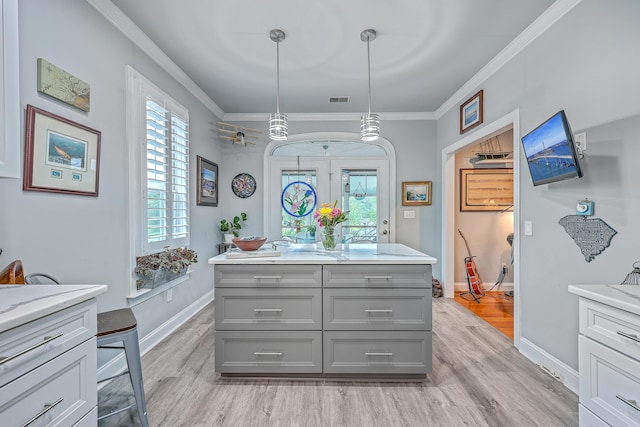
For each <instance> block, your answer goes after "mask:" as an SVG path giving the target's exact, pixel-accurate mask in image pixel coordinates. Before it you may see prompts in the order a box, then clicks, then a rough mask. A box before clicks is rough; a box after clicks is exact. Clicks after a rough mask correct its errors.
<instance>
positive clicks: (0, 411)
mask: <svg viewBox="0 0 640 427" xmlns="http://www.w3.org/2000/svg"><path fill="white" fill-rule="evenodd" d="M96 353H97V349H96V339H95V338H92V339H90V340H88V341H86V342H84V343H83V344H81V345H79V346H77V347H74V348H72V349H71V350H69V351H67V352H65V353H63V354H61V355H60V356H58V357H56V358H54V359H53V360H51V361H50V362H47V363H46V364H44V365H42V366H40V367H38V368H36V369H34V370H33V371H31V372H29V373H27V374H25V375H23V376H21V377H20V378H18V379H16V380H14V381H12V382H10V383H9V384H6V385H5V386H3V387H0V419H3V420H5V421H4V422H6V423H10V424H11V425H16V426H19V425H34V426H36V425H38V426H44V425H55V426H64V425H66V426H70V425H73V424H74V423H76V422H78V421H79V420H80V419H81V418H83V417H84V416H85V414H87V413H89V412H90V411H91V410H92V409H94V408H95V406H96V405H97V399H98V398H97V393H96V391H95V387H94V388H91V387H86V384H96V381H97V379H96V364H97V363H98V362H97V357H96ZM30 421H31V423H29V422H30ZM3 425H9V424H3Z"/></svg>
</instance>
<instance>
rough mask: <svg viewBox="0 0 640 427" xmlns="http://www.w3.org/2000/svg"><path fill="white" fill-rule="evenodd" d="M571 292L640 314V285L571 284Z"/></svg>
mask: <svg viewBox="0 0 640 427" xmlns="http://www.w3.org/2000/svg"><path fill="white" fill-rule="evenodd" d="M569 292H571V293H572V294H576V295H580V296H581V297H584V298H588V299H591V300H594V301H598V302H601V303H603V304H607V305H610V306H612V307H616V308H619V309H621V310H625V311H629V312H631V313H634V314H638V315H640V285H570V286H569Z"/></svg>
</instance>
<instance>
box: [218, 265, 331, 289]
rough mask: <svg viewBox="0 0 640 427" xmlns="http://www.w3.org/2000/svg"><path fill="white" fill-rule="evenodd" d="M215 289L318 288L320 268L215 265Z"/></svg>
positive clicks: (313, 266)
mask: <svg viewBox="0 0 640 427" xmlns="http://www.w3.org/2000/svg"><path fill="white" fill-rule="evenodd" d="M214 269H215V286H216V288H229V287H233V288H239V287H244V288H248V287H264V288H282V287H293V288H309V287H316V288H319V287H320V286H321V285H322V267H321V266H319V265H250V264H243V265H216V266H215V267H214Z"/></svg>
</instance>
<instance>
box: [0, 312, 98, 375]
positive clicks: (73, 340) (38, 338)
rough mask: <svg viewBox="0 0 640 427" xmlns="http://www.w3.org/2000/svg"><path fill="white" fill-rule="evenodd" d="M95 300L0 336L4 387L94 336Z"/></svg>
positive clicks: (0, 365)
mask: <svg viewBox="0 0 640 427" xmlns="http://www.w3.org/2000/svg"><path fill="white" fill-rule="evenodd" d="M96 319H97V309H96V305H95V300H90V301H86V302H83V303H81V304H76V305H74V306H71V307H69V308H66V309H64V310H61V311H58V312H56V313H53V314H50V315H48V316H45V317H42V318H40V319H37V320H34V321H32V322H29V323H26V324H24V325H20V326H18V327H15V328H13V329H9V330H7V331H5V332H2V333H0V386H1V385H4V384H6V383H8V382H10V381H12V380H14V379H16V378H18V377H19V376H21V375H23V374H25V373H27V372H29V371H31V370H32V369H34V368H36V367H37V366H40V365H42V364H43V363H45V362H46V361H48V360H50V359H52V358H54V357H56V356H58V355H60V354H62V353H64V352H65V351H67V350H69V349H70V348H73V347H74V346H76V345H78V344H80V343H82V342H84V341H86V340H88V339H90V338H92V337H94V336H95V335H96V331H97V320H96Z"/></svg>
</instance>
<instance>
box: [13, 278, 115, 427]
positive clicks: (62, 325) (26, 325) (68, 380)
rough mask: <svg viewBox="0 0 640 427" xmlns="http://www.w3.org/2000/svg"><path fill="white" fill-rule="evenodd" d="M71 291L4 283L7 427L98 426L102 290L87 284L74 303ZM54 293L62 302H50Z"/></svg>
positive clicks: (62, 288)
mask: <svg viewBox="0 0 640 427" xmlns="http://www.w3.org/2000/svg"><path fill="white" fill-rule="evenodd" d="M47 288H50V289H47ZM93 288H96V289H97V290H100V289H101V288H105V287H101V286H94V287H93ZM70 289H73V286H66V285H63V286H58V287H53V286H44V285H43V286H37V287H36V286H20V287H4V286H3V287H0V298H2V303H0V327H1V328H0V420H2V421H0V423H1V424H2V426H7V427H13V426H23V425H29V426H32V427H35V426H90V425H92V426H95V425H97V411H96V406H97V381H96V375H97V356H96V353H97V350H96V337H95V336H96V332H97V307H96V300H95V298H93V297H92V296H95V294H97V293H101V292H103V290H100V291H98V292H95V289H94V290H93V291H92V290H88V289H87V287H85V288H83V290H82V291H81V292H84V295H83V296H82V297H80V298H76V299H75V300H71V301H69V300H68V299H67V296H66V295H65V291H66V293H68V294H70V293H73V290H71V291H70ZM87 292H89V293H88V294H87ZM47 293H49V295H47ZM52 294H53V295H52ZM49 297H51V298H53V299H54V300H55V301H56V302H57V303H52V304H51V305H47V304H46V303H45V302H44V301H46V300H47V298H49ZM87 298H88V299H87Z"/></svg>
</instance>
